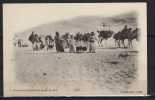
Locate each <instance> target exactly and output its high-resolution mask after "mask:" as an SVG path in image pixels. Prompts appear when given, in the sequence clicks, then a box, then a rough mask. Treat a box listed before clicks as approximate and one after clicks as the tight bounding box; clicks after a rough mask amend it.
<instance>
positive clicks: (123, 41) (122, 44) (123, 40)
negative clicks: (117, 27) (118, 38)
mask: <svg viewBox="0 0 155 100" xmlns="http://www.w3.org/2000/svg"><path fill="white" fill-rule="evenodd" d="M122 45H123V47H124V48H125V43H124V40H122Z"/></svg>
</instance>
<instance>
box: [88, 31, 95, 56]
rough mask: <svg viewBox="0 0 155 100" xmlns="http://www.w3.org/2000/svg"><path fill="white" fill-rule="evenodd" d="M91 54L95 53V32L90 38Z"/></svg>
mask: <svg viewBox="0 0 155 100" xmlns="http://www.w3.org/2000/svg"><path fill="white" fill-rule="evenodd" d="M89 52H90V53H95V34H94V32H91V33H90V38H89Z"/></svg>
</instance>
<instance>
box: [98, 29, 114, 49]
mask: <svg viewBox="0 0 155 100" xmlns="http://www.w3.org/2000/svg"><path fill="white" fill-rule="evenodd" d="M97 33H98V39H99V40H98V44H99V46H102V47H103V45H102V41H103V40H107V39H109V38H110V37H112V35H113V31H110V30H109V31H104V30H101V31H99V30H97Z"/></svg>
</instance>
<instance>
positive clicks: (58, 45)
mask: <svg viewBox="0 0 155 100" xmlns="http://www.w3.org/2000/svg"><path fill="white" fill-rule="evenodd" d="M55 47H56V50H57V52H64V48H63V45H62V40H61V39H60V38H59V37H58V36H55Z"/></svg>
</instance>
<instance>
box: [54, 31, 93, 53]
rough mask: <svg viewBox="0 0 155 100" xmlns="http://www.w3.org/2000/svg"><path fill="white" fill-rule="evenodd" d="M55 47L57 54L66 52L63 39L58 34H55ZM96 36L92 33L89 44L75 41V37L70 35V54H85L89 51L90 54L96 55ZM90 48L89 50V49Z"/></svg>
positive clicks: (68, 40)
mask: <svg viewBox="0 0 155 100" xmlns="http://www.w3.org/2000/svg"><path fill="white" fill-rule="evenodd" d="M54 40H55V47H56V51H57V52H65V50H64V46H63V42H64V41H63V40H62V39H61V37H60V35H59V33H58V32H56V33H55V38H54ZM95 40H96V38H95V34H94V33H93V32H91V34H90V36H89V39H88V41H87V42H84V41H82V40H81V41H79V40H75V39H74V36H73V35H69V37H68V39H67V42H68V47H69V52H70V53H75V52H83V51H88V52H90V53H95ZM88 48H89V49H88Z"/></svg>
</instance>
